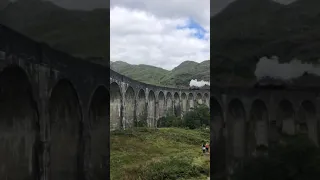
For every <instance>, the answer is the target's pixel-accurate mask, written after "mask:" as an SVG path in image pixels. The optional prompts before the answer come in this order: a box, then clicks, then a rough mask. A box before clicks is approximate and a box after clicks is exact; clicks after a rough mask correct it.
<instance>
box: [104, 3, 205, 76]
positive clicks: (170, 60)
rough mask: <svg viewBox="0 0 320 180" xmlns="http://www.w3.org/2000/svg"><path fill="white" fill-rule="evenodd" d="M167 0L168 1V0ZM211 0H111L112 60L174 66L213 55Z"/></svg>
mask: <svg viewBox="0 0 320 180" xmlns="http://www.w3.org/2000/svg"><path fill="white" fill-rule="evenodd" d="M165 2H166V3H165ZM209 37H210V0H201V1H199V0H111V2H110V53H111V55H110V56H111V57H110V59H111V61H124V62H127V63H130V64H147V65H152V66H157V67H161V68H164V69H167V70H171V69H173V68H174V67H176V66H178V65H179V64H180V63H182V62H183V61H186V60H191V61H196V62H202V61H204V60H208V59H209V57H210V51H209V50H210V41H209V39H210V38H209Z"/></svg>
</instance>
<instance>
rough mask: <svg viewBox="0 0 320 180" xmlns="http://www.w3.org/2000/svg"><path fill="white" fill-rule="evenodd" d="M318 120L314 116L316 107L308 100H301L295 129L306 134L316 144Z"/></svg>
mask: <svg viewBox="0 0 320 180" xmlns="http://www.w3.org/2000/svg"><path fill="white" fill-rule="evenodd" d="M318 124H319V123H318V122H317V118H316V107H315V105H314V104H313V103H312V102H310V101H303V102H302V103H301V106H300V108H299V111H298V113H297V118H296V131H297V133H300V134H306V135H308V136H309V138H310V139H311V140H312V141H313V142H314V143H316V144H318Z"/></svg>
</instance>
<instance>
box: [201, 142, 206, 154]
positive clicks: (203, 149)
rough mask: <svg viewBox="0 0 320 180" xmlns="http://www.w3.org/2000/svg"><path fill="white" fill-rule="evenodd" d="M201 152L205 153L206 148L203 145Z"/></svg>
mask: <svg viewBox="0 0 320 180" xmlns="http://www.w3.org/2000/svg"><path fill="white" fill-rule="evenodd" d="M202 152H203V154H204V153H205V152H206V146H205V145H204V143H202Z"/></svg>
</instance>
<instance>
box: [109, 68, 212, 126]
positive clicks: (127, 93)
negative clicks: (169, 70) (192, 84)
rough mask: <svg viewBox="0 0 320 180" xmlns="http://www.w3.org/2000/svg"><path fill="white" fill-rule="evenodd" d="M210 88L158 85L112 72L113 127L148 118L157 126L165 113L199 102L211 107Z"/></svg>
mask: <svg viewBox="0 0 320 180" xmlns="http://www.w3.org/2000/svg"><path fill="white" fill-rule="evenodd" d="M209 97H210V90H209V89H203V90H189V89H176V88H168V87H160V86H154V85H150V84H145V83H141V82H139V81H135V80H132V79H130V78H128V77H126V76H123V75H120V74H119V73H116V72H114V71H112V70H111V72H110V118H111V119H110V129H111V130H114V129H122V128H123V129H125V128H130V127H133V126H135V122H138V121H146V125H147V126H148V127H157V125H158V120H159V119H160V118H161V117H165V116H166V115H168V114H170V113H172V114H174V115H175V116H177V117H182V116H183V114H184V113H185V112H187V111H189V110H190V108H193V107H194V106H195V105H197V104H205V105H207V106H208V107H209Z"/></svg>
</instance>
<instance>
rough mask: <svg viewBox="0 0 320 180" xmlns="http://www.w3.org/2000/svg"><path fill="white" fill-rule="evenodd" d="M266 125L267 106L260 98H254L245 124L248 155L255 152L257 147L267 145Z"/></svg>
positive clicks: (267, 121)
mask: <svg viewBox="0 0 320 180" xmlns="http://www.w3.org/2000/svg"><path fill="white" fill-rule="evenodd" d="M268 126H269V117H268V111H267V107H266V105H265V103H264V102H263V101H262V100H255V101H254V102H253V103H252V106H251V110H250V119H249V122H248V124H247V140H248V141H247V152H248V154H249V155H252V154H253V153H257V152H256V150H257V149H258V147H261V146H263V147H268V129H269V128H268ZM259 149H261V148H259Z"/></svg>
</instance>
